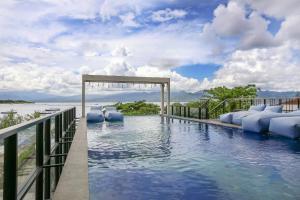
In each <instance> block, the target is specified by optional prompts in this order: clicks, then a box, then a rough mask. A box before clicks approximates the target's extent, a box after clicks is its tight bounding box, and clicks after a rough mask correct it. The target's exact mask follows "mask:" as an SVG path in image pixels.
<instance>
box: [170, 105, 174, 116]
mask: <svg viewBox="0 0 300 200" xmlns="http://www.w3.org/2000/svg"><path fill="white" fill-rule="evenodd" d="M173 114H174V107H173V106H171V115H173Z"/></svg>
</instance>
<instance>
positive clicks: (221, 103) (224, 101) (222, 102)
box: [209, 99, 228, 114]
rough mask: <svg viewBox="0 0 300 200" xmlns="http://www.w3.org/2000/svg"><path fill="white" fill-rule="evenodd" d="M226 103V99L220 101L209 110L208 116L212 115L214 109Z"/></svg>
mask: <svg viewBox="0 0 300 200" xmlns="http://www.w3.org/2000/svg"><path fill="white" fill-rule="evenodd" d="M227 101H228V99H225V100H223V101H221V102H220V103H219V104H217V105H216V106H215V107H214V108H213V109H211V110H210V111H209V114H210V113H212V112H214V111H215V110H216V109H218V108H220V106H222V105H223V104H224V103H226V102H227Z"/></svg>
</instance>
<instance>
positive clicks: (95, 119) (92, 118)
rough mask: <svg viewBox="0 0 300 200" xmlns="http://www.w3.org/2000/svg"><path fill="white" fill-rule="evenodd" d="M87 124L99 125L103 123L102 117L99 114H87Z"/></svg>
mask: <svg viewBox="0 0 300 200" xmlns="http://www.w3.org/2000/svg"><path fill="white" fill-rule="evenodd" d="M86 120H87V122H88V123H99V122H103V121H104V116H103V114H102V113H101V112H89V113H87V115H86Z"/></svg>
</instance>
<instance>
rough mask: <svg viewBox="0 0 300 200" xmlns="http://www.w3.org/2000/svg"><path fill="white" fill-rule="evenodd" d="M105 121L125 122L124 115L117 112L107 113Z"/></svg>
mask: <svg viewBox="0 0 300 200" xmlns="http://www.w3.org/2000/svg"><path fill="white" fill-rule="evenodd" d="M105 120H106V121H109V122H116V121H123V120H124V117H123V114H122V113H120V112H117V111H107V112H105Z"/></svg>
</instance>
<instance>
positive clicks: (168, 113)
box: [167, 81, 171, 117]
mask: <svg viewBox="0 0 300 200" xmlns="http://www.w3.org/2000/svg"><path fill="white" fill-rule="evenodd" d="M167 90H168V93H167V94H168V100H167V116H168V117H170V106H171V105H170V101H171V87H170V81H169V82H168V83H167Z"/></svg>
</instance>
